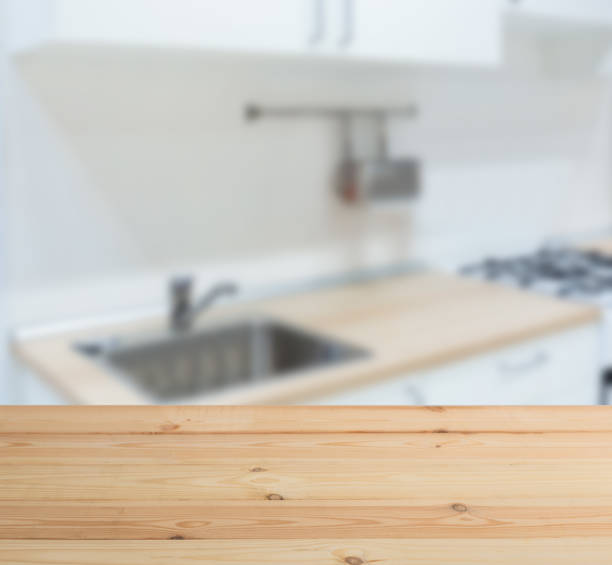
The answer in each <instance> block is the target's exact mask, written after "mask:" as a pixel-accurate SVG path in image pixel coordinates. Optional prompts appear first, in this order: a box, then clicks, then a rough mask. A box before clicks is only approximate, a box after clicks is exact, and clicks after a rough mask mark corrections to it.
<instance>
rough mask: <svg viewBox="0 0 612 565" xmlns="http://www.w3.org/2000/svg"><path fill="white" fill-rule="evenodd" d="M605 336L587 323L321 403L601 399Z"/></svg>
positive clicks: (571, 401)
mask: <svg viewBox="0 0 612 565" xmlns="http://www.w3.org/2000/svg"><path fill="white" fill-rule="evenodd" d="M600 338H601V336H600V327H599V325H595V324H594V325H588V326H583V327H580V328H577V329H572V330H567V331H564V332H560V333H557V334H554V335H549V336H546V337H542V338H538V339H533V340H529V341H527V342H523V343H521V344H518V345H513V346H510V347H505V348H502V349H499V350H496V351H493V352H490V353H485V354H482V355H476V356H472V357H471V358H469V359H465V360H462V361H457V362H455V363H450V364H447V365H444V366H442V367H439V368H434V369H431V370H428V371H419V372H415V373H411V374H408V375H403V376H398V377H396V378H392V379H388V380H385V381H383V382H382V383H380V384H377V385H371V386H363V387H361V388H357V389H354V390H349V391H346V392H342V393H338V394H336V395H332V396H328V397H325V398H321V399H320V400H319V401H318V402H315V404H355V405H386V404H390V405H398V404H399V405H421V404H423V405H474V404H476V405H478V404H483V405H486V404H489V405H491V404H492V405H496V404H595V403H597V399H598V392H599V383H600V380H599V379H600V366H601V365H600V359H601V357H600V355H601V353H600Z"/></svg>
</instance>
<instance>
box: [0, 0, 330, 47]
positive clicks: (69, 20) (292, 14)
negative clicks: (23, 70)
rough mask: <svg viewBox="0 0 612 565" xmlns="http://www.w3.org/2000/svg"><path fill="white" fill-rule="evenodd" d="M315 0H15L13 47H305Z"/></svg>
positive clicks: (314, 24) (314, 19)
mask: <svg viewBox="0 0 612 565" xmlns="http://www.w3.org/2000/svg"><path fill="white" fill-rule="evenodd" d="M316 7H317V6H314V5H312V4H311V1H310V0H256V1H250V0H104V1H100V0H12V2H11V12H10V13H11V15H12V21H13V23H12V25H13V26H14V27H16V28H17V30H16V31H14V32H13V35H15V34H16V35H17V37H14V38H13V40H12V42H11V43H12V44H13V46H16V47H18V48H27V47H35V46H39V45H41V44H42V45H44V44H68V45H71V44H77V45H78V44H84V43H91V44H95V45H113V44H114V45H136V46H153V47H159V48H165V47H169V48H172V47H185V48H190V47H191V48H210V49H220V50H227V49H229V50H251V51H258V50H259V51H281V52H291V51H299V50H304V49H305V48H306V47H307V46H308V45H309V43H310V42H311V41H312V40H313V37H312V34H313V33H315V32H317V30H318V26H319V25H320V21H319V18H320V17H322V16H320V15H319V14H317V12H316V9H315V8H316Z"/></svg>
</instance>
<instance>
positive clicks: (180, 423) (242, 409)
mask: <svg viewBox="0 0 612 565" xmlns="http://www.w3.org/2000/svg"><path fill="white" fill-rule="evenodd" d="M550 431H566V432H589V433H592V432H601V431H612V411H611V410H610V409H609V408H608V407H607V406H575V407H571V408H568V407H565V406H537V407H534V406H512V407H509V406H484V407H481V406H446V407H443V406H420V407H414V406H368V407H365V408H364V407H362V406H334V407H333V409H331V410H330V408H329V407H326V406H268V407H266V408H265V410H262V408H261V407H257V406H104V407H97V408H95V409H93V408H90V407H87V406H0V433H37V434H54V435H55V434H85V433H86V434H108V433H116V434H154V435H163V434H171V435H177V434H201V433H206V434H230V433H231V434H240V433H241V434H251V433H252V434H262V433H263V434H268V433H277V432H281V433H343V432H346V433H381V432H389V433H396V432H412V433H437V434H445V433H449V432H457V433H472V432H474V433H475V432H477V433H482V432H490V433H496V432H512V433H534V432H550Z"/></svg>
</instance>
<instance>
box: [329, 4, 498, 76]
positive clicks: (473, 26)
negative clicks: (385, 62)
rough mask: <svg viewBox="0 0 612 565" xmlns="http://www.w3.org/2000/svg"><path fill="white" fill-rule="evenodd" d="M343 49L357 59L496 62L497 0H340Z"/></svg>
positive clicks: (447, 62)
mask: <svg viewBox="0 0 612 565" xmlns="http://www.w3.org/2000/svg"><path fill="white" fill-rule="evenodd" d="M339 1H340V3H341V4H343V5H344V9H345V11H346V13H347V16H346V19H347V20H349V21H348V23H347V24H345V25H346V29H347V31H346V32H345V33H343V34H342V35H341V36H340V37H341V38H342V39H341V41H340V48H343V49H344V51H345V52H346V53H347V54H350V55H351V56H356V57H373V58H382V59H390V60H397V61H401V60H411V61H423V62H428V63H441V64H468V65H473V64H476V65H492V64H497V63H499V62H500V58H501V17H500V4H499V2H498V1H497V0H459V1H458V0H412V1H406V0H339Z"/></svg>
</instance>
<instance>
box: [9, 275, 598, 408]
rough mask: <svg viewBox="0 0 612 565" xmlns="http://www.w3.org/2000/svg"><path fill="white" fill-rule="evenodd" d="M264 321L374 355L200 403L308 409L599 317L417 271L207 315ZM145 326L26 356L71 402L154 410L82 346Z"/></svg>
mask: <svg viewBox="0 0 612 565" xmlns="http://www.w3.org/2000/svg"><path fill="white" fill-rule="evenodd" d="M251 315H263V316H268V317H273V318H276V319H279V320H283V321H285V322H287V323H289V324H293V325H296V326H299V327H302V328H305V329H308V330H311V331H314V332H317V333H320V334H324V335H328V336H332V337H335V338H337V339H341V340H344V341H346V342H348V343H351V344H355V345H358V346H362V347H365V348H366V349H368V350H369V352H370V354H371V355H370V356H369V357H368V358H367V359H360V360H357V361H352V362H350V363H345V364H342V365H338V366H334V367H330V368H325V369H318V370H316V371H306V372H303V373H299V374H295V375H292V376H291V377H288V378H283V379H278V380H275V381H269V382H267V383H261V384H258V385H257V386H256V387H250V388H245V387H242V388H239V389H234V390H230V391H228V392H226V393H224V394H220V395H217V396H215V397H211V396H208V397H202V398H194V399H193V400H192V403H193V404H198V403H210V404H224V405H225V404H288V403H294V402H305V401H306V402H307V401H308V400H309V399H311V398H312V399H316V398H317V397H321V396H323V395H325V394H332V393H335V392H338V391H341V390H343V389H346V388H348V387H354V386H359V385H367V384H372V383H375V382H379V381H381V380H384V379H386V378H391V377H395V376H398V375H402V374H406V373H410V372H412V371H417V370H421V369H426V368H429V367H434V366H436V365H440V364H444V363H447V362H450V361H454V360H458V359H461V358H465V357H469V356H470V355H475V354H478V353H482V352H486V351H490V350H492V349H496V348H499V347H503V346H506V345H511V344H514V343H519V342H521V341H524V340H527V339H530V338H534V337H539V336H543V335H546V334H549V333H553V332H556V331H560V330H564V329H568V328H572V327H575V326H579V325H582V324H588V323H594V322H596V321H597V320H598V319H599V311H598V310H597V309H596V308H593V307H590V306H585V305H579V304H575V303H571V302H567V301H561V300H557V299H555V298H552V297H546V296H542V295H537V294H534V293H527V292H523V291H520V290H515V289H511V288H507V287H503V286H500V285H494V284H489V283H486V282H480V281H475V280H470V279H466V278H460V277H455V276H450V275H444V274H440V273H431V272H428V273H416V274H411V275H406V276H400V277H394V278H388V279H382V280H376V281H370V282H363V283H358V284H352V285H345V286H341V287H335V288H329V289H325V290H318V291H313V292H308V293H303V294H296V295H291V296H284V297H281V298H275V299H271V300H266V301H259V302H253V303H249V304H243V305H239V306H233V307H225V308H224V307H219V308H216V309H213V310H211V311H210V312H208V313H206V314H205V315H204V316H203V317H202V322H203V323H204V324H214V323H216V322H217V321H218V320H226V319H230V318H238V319H242V318H245V317H248V316H251ZM164 325H165V320H159V319H157V320H142V321H138V322H134V323H125V324H120V325H114V326H105V327H99V328H96V329H89V330H82V331H77V332H71V333H65V334H60V335H50V336H45V337H38V338H35V339H34V338H32V339H28V340H21V341H18V342H16V343H15V344H14V351H15V353H16V354H17V356H18V357H19V358H20V359H21V360H22V361H24V362H25V363H26V364H27V365H28V366H30V367H32V368H33V369H34V370H35V371H36V372H38V373H40V374H42V375H43V376H45V377H47V378H48V379H49V380H50V381H51V382H52V383H53V384H54V385H55V386H57V387H58V388H59V389H60V390H62V391H63V392H64V393H65V394H66V395H67V397H68V398H69V399H71V400H72V401H74V402H77V403H84V404H146V403H148V402H149V401H148V399H147V398H146V397H144V396H143V395H141V394H140V393H139V392H138V391H136V390H134V389H132V388H130V387H128V386H127V385H126V384H124V383H122V382H121V381H120V380H119V379H117V378H116V377H114V376H113V375H110V374H109V373H108V372H107V371H105V370H103V369H101V368H99V367H97V366H96V365H94V364H93V363H92V362H90V361H89V360H87V359H85V358H84V357H82V356H81V355H79V354H78V353H77V352H76V351H75V350H74V347H73V344H74V342H75V341H78V340H84V339H88V338H92V337H99V336H109V335H128V334H130V333H135V332H142V331H145V332H146V331H154V330H156V329H160V328H163V327H164Z"/></svg>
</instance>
